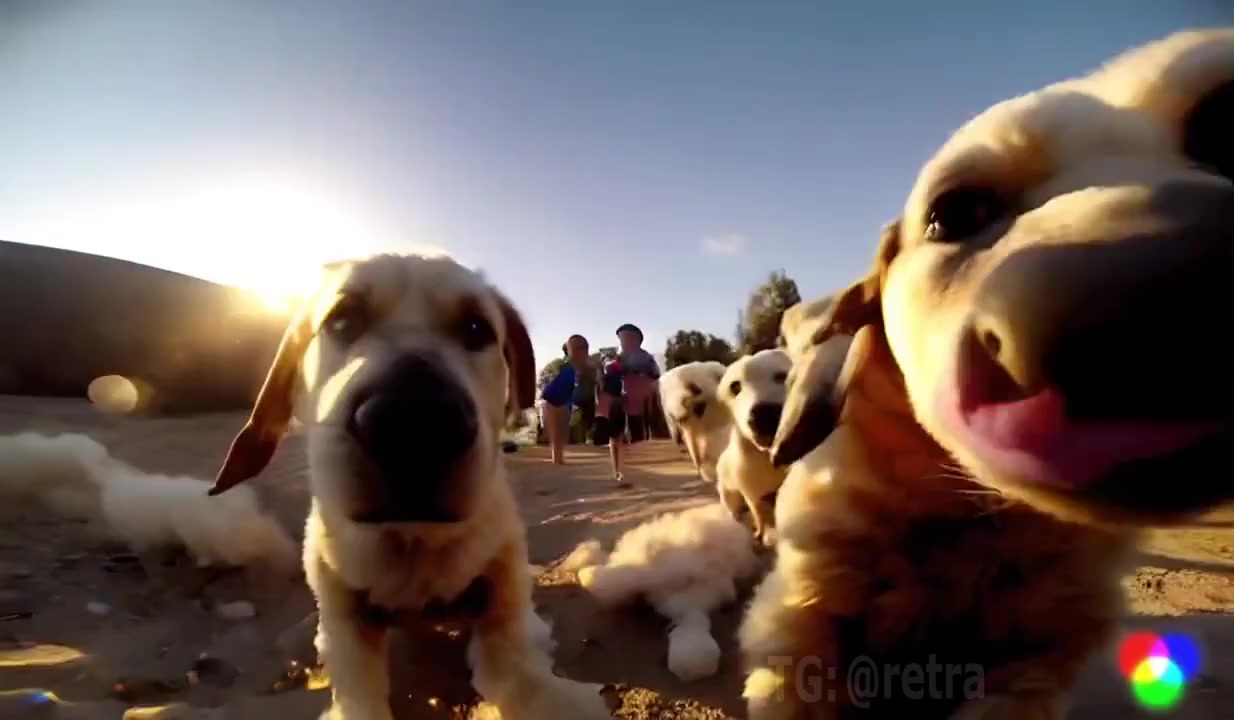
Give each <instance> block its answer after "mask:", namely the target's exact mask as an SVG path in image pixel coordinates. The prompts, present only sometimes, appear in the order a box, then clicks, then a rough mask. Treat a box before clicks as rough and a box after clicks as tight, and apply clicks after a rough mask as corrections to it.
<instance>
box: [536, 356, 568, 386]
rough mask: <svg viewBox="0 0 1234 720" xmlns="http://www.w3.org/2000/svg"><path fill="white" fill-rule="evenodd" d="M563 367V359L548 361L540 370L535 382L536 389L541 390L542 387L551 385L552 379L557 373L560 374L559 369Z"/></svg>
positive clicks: (564, 362)
mask: <svg viewBox="0 0 1234 720" xmlns="http://www.w3.org/2000/svg"><path fill="white" fill-rule="evenodd" d="M565 366H566V359H565V358H559V357H557V358H553V359H552V360H549V361H548V362H547V363H545V364H544V367H543V368H541V369H540V379H539V380H537V381H536V387H538V388H539V389H541V390H543V389H544V386H546V385H548V384H549V383H551V382H552V381H553V378H555V377H557V373H559V372H561V369H562V368H564V367H565Z"/></svg>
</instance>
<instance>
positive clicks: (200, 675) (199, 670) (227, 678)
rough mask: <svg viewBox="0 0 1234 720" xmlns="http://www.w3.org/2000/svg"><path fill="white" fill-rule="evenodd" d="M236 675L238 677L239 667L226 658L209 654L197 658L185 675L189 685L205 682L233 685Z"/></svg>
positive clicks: (222, 685)
mask: <svg viewBox="0 0 1234 720" xmlns="http://www.w3.org/2000/svg"><path fill="white" fill-rule="evenodd" d="M238 677H240V669H239V668H237V667H236V666H235V665H233V664H232V663H231V662H230V661H228V660H224V659H222V658H217V657H213V656H210V655H202V656H201V657H199V658H197V661H196V662H194V663H193V668H192V669H191V670H189V671H188V675H187V679H188V682H189V684H190V685H198V684H206V685H213V686H215V687H228V686H230V685H233V684H234V683H235V682H236V678H238Z"/></svg>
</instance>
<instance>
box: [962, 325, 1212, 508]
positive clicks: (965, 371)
mask: <svg viewBox="0 0 1234 720" xmlns="http://www.w3.org/2000/svg"><path fill="white" fill-rule="evenodd" d="M958 359H959V362H958V363H957V366H956V372H955V375H954V377H955V379H956V380H955V386H954V388H953V390H954V391H953V392H943V393H941V394H940V399H941V400H942V402H941V405H942V407H941V408H940V410H941V411H942V414H943V417H944V418H946V419H947V421H948V424H949V425H950V426H952V428H953V431H956V432H958V434H959V435H960V436H961V438H962V441H963V442H964V443H965V444H966V445H967V446H968V447H969V448H970V449H972V450H973V451H975V452H976V453H977V454H978V456H980V457H981V458H982V459H983V460H985V461H986V462H989V463H991V464H992V465H994V466H995V467H997V468H999V469H1000V470H1002V471H1004V472H1007V473H1008V474H1010V475H1012V476H1014V477H1015V478H1018V479H1019V480H1020V481H1022V482H1026V483H1031V484H1042V485H1049V486H1053V487H1055V488H1057V489H1074V490H1081V489H1086V488H1090V487H1092V486H1093V485H1094V484H1096V483H1098V482H1100V481H1102V480H1104V479H1107V478H1110V477H1111V476H1113V475H1115V474H1116V471H1118V470H1120V469H1123V468H1126V467H1128V466H1131V465H1134V464H1137V463H1140V462H1144V461H1154V460H1160V459H1162V458H1165V457H1167V456H1171V455H1175V454H1184V453H1187V452H1188V451H1190V450H1192V449H1194V448H1196V446H1198V445H1202V444H1206V443H1205V441H1208V440H1212V439H1214V438H1217V437H1219V436H1222V435H1223V434H1224V435H1228V433H1229V427H1228V421H1220V420H1213V419H1197V420H1181V421H1168V422H1167V421H1151V420H1140V419H1125V420H1123V419H1118V420H1084V419H1075V418H1071V417H1069V416H1068V413H1067V401H1066V397H1065V396H1064V394H1063V393H1062V392H1061V391H1060V390H1059V389H1058V388H1056V387H1053V386H1050V385H1046V386H1045V387H1043V388H1041V389H1040V390H1037V391H1036V392H1032V393H1028V392H1025V391H1024V390H1023V389H1021V388H1020V387H1019V386H1018V385H1017V384H1016V383H1015V382H1014V380H1013V379H1012V378H1011V377H1010V376H1009V375H1008V374H1007V372H1006V371H1005V370H1004V369H1003V368H1002V367H1001V366H999V365H998V364H997V363H995V362H994V360H993V359H991V358H990V356H989V355H987V354H986V353H985V352H983V351H982V350H981V348H980V347H979V346H978V344H977V342H976V340H975V339H973V340H972V341H966V342H965V343H964V347H962V348H961V350H960V353H959V358H958Z"/></svg>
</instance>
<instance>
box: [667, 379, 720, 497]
mask: <svg viewBox="0 0 1234 720" xmlns="http://www.w3.org/2000/svg"><path fill="white" fill-rule="evenodd" d="M724 371H725V367H724V364H723V363H718V362H714V361H711V362H692V363H687V364H685V365H679V366H677V367H675V368H673V369H672V370H669V371H668V372H666V373H664V375H663V376H661V377H660V405H661V406H662V407H663V408H664V415H665V416H666V417H667V418H668V421H669V424H670V425H671V426H672V427H673V428H674V430H675V432H677V433H680V437H681V440H682V442H683V444H684V445H685V447H686V452H687V453H689V455H690V461H691V462H693V463H694V470H695V471H696V472H697V473H698V476H699V477H700V478H702V479H704V480H706V481H707V482H709V483H714V482H715V481H716V461H717V460H719V458H720V453H722V452H723V451H724V446H725V444H727V443H728V426H729V422H730V417H729V413H728V407H727V406H725V405H724V404H723V403H721V402H719V401H718V400H717V398H716V390H717V389H718V388H719V385H720V379H721V378H722V377H724Z"/></svg>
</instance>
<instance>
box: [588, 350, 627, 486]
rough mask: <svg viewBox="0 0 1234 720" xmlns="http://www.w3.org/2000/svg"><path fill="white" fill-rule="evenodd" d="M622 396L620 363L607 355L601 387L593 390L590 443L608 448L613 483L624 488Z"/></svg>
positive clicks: (613, 355)
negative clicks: (594, 400)
mask: <svg viewBox="0 0 1234 720" xmlns="http://www.w3.org/2000/svg"><path fill="white" fill-rule="evenodd" d="M622 392H623V383H622V368H621V361H620V360H619V359H618V357H617V355H616V354H606V355H605V356H604V359H603V361H602V365H601V370H600V383H599V385H598V386H597V387H596V423H595V431H594V433H593V435H592V440H593V441H594V442H595V444H596V445H606V444H607V445H608V455H609V460H610V461H611V462H612V466H613V479H614V480H615V481H616V483H617V484H618V485H625V484H626V481H625V474H624V472H623V471H622V446H623V445H624V444H625V435H626V412H625V398H624V397H622Z"/></svg>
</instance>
